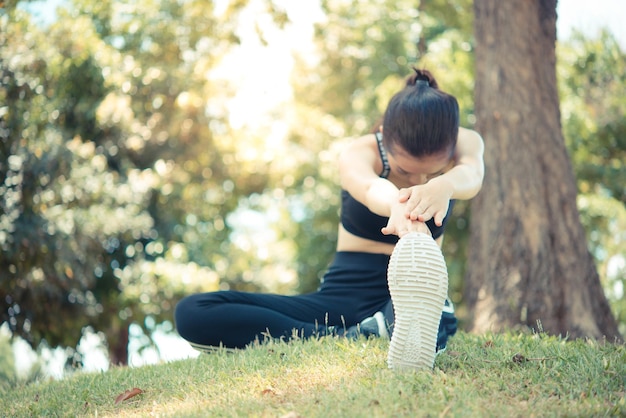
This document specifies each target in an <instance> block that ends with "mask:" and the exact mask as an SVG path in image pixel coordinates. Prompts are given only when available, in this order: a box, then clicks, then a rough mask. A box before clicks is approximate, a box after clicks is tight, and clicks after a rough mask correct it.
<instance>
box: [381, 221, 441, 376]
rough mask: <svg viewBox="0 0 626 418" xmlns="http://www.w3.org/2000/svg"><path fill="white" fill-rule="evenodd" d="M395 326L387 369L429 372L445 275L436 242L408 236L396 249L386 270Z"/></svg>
mask: <svg viewBox="0 0 626 418" xmlns="http://www.w3.org/2000/svg"><path fill="white" fill-rule="evenodd" d="M387 276H388V278H387V280H388V284H389V291H390V293H391V299H392V301H393V308H394V316H395V323H394V329H393V334H392V337H391V342H390V344H389V353H388V355H387V365H388V366H389V368H391V369H415V370H424V369H428V370H430V369H432V367H433V364H434V360H435V348H436V345H437V332H438V329H439V321H440V319H441V312H442V308H443V307H444V303H445V299H446V297H447V294H448V271H447V268H446V263H445V260H444V258H443V255H442V253H441V249H440V248H439V246H438V245H437V244H436V242H435V241H434V240H433V239H432V238H431V237H429V236H428V235H426V234H422V233H417V232H415V233H410V234H407V235H405V236H404V237H402V238H401V239H400V240H399V241H398V244H397V245H396V247H395V249H394V251H393V253H392V254H391V259H390V261H389V267H388V274H387Z"/></svg>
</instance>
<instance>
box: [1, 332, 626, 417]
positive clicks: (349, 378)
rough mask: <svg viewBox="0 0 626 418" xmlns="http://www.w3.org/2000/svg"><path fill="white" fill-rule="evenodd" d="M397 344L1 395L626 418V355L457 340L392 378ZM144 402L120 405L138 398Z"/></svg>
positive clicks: (66, 406) (146, 406) (63, 403)
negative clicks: (391, 356) (430, 361)
mask: <svg viewBox="0 0 626 418" xmlns="http://www.w3.org/2000/svg"><path fill="white" fill-rule="evenodd" d="M388 345H389V343H388V341H387V340H383V339H369V340H365V339H360V340H357V341H347V340H342V339H337V338H322V339H319V340H308V341H299V340H297V341H293V342H291V343H288V344H286V343H282V342H271V343H268V344H264V345H258V346H253V347H251V348H249V349H246V350H242V351H237V352H227V351H220V350H218V351H216V352H215V353H211V354H203V355H201V356H200V357H198V358H197V359H193V360H184V361H177V362H172V363H169V364H162V365H158V366H147V367H141V368H115V369H112V370H110V371H109V372H106V373H94V374H85V373H81V374H77V375H74V376H72V377H69V378H67V379H63V380H61V381H56V382H41V383H37V384H31V385H28V386H19V387H16V388H14V389H11V390H4V391H3V392H0V408H1V409H2V411H4V413H5V414H6V415H9V416H24V415H34V416H39V415H69V416H83V415H95V414H97V415H124V414H128V415H140V416H144V415H159V416H169V415H175V416H189V417H191V416H207V415H210V416H232V417H240V416H286V415H287V414H291V415H294V416H296V415H298V416H307V417H334V416H337V417H345V416H350V417H387V416H398V417H405V416H406V417H415V416H418V417H420V416H424V417H426V416H434V415H439V414H441V413H442V411H444V412H446V415H450V416H487V417H502V416H520V415H521V416H529V415H533V414H538V415H541V416H563V415H567V416H622V415H624V414H625V413H626V403H625V400H624V390H626V387H625V382H624V375H625V373H626V351H625V347H624V346H623V345H615V344H610V343H598V342H588V341H583V340H579V341H570V342H567V341H565V340H562V339H558V338H554V337H547V336H544V335H542V334H537V335H527V334H518V333H508V334H494V335H485V336H473V335H468V334H465V333H460V334H458V335H456V336H455V337H454V338H453V339H452V340H451V342H450V345H449V348H448V350H447V351H446V352H444V353H443V354H441V355H439V356H438V357H437V359H436V363H435V369H434V370H433V371H432V372H417V373H415V372H406V373H398V372H394V371H392V370H389V369H387V365H386V354H387V349H388ZM134 387H136V388H139V389H141V390H142V393H141V394H139V395H137V396H135V397H133V398H130V399H128V400H126V401H123V402H120V403H118V404H116V403H115V399H116V397H117V396H118V395H120V394H122V393H123V392H125V391H126V390H130V389H132V388H134Z"/></svg>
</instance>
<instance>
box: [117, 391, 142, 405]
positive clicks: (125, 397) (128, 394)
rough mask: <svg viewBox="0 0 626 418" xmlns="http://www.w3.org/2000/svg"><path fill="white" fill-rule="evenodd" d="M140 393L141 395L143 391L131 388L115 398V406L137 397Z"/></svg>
mask: <svg viewBox="0 0 626 418" xmlns="http://www.w3.org/2000/svg"><path fill="white" fill-rule="evenodd" d="M140 393H143V390H141V389H139V388H132V389H130V390H127V391H125V392H124V393H120V394H119V395H118V396H117V398H115V404H116V405H117V404H118V403H120V402H124V401H126V400H128V399H130V398H132V397H135V396H137V395H139V394H140Z"/></svg>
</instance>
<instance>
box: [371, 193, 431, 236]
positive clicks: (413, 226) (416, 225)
mask: <svg viewBox="0 0 626 418" xmlns="http://www.w3.org/2000/svg"><path fill="white" fill-rule="evenodd" d="M406 211H407V204H406V202H400V201H398V202H397V203H395V204H393V205H392V206H391V215H390V216H389V221H388V222H387V226H385V227H384V228H382V229H381V232H382V233H383V234H384V235H397V236H398V237H400V238H402V237H403V236H404V235H406V234H408V233H409V232H422V233H424V234H428V235H431V233H430V229H428V226H426V224H425V223H424V222H422V221H418V220H413V219H410V218H408V217H407V216H406Z"/></svg>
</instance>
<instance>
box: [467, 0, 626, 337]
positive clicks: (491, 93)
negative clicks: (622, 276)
mask: <svg viewBox="0 0 626 418" xmlns="http://www.w3.org/2000/svg"><path fill="white" fill-rule="evenodd" d="M474 12H475V20H474V26H475V27H474V30H475V36H476V86H475V95H476V97H475V106H476V115H477V125H476V128H477V130H478V132H480V133H481V134H482V135H483V137H484V139H485V160H486V177H485V182H484V186H483V190H482V191H481V193H480V194H479V195H478V196H477V197H476V198H475V199H474V200H473V202H472V211H471V213H472V222H471V232H470V239H471V242H472V245H471V248H470V251H469V254H468V271H467V277H466V289H465V300H466V301H467V306H468V308H469V311H470V312H472V315H471V320H470V324H469V327H470V329H471V330H472V331H473V332H485V331H487V330H493V331H500V330H503V329H506V328H510V327H514V326H516V325H519V324H522V325H528V326H530V327H533V328H534V327H536V326H539V327H541V328H542V329H543V330H544V331H546V332H548V333H551V334H556V335H563V336H565V335H569V336H570V337H574V338H578V337H594V338H601V337H606V338H608V339H610V340H611V341H612V340H613V339H615V338H619V339H621V337H620V336H619V331H618V328H617V323H616V321H615V318H614V317H613V315H612V313H611V310H610V307H609V304H608V302H607V299H606V297H605V295H604V292H603V289H602V286H601V284H600V280H599V276H598V273H597V270H596V268H595V264H594V260H593V258H592V256H591V254H590V253H589V250H588V248H587V240H586V237H585V231H584V229H583V227H582V224H581V222H580V218H579V213H578V209H577V207H576V194H577V190H576V182H575V178H574V174H573V170H572V167H571V164H570V160H569V156H568V154H567V150H566V148H565V142H564V139H563V134H562V132H561V125H560V110H559V99H558V93H557V80H556V67H555V66H556V51H555V45H556V0H524V1H515V2H513V1H505V2H503V1H501V0H475V1H474Z"/></svg>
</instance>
